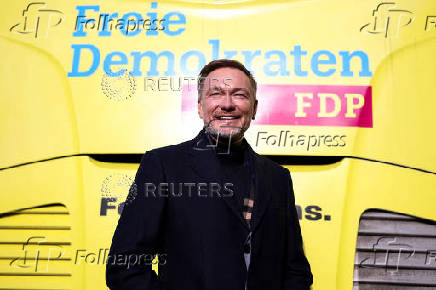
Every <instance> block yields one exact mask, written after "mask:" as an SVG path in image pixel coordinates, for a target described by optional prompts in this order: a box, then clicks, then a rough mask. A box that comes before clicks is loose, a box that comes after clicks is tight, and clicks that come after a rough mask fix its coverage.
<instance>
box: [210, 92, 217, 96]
mask: <svg viewBox="0 0 436 290" xmlns="http://www.w3.org/2000/svg"><path fill="white" fill-rule="evenodd" d="M218 95H219V93H218V92H213V93H210V94H209V96H218Z"/></svg>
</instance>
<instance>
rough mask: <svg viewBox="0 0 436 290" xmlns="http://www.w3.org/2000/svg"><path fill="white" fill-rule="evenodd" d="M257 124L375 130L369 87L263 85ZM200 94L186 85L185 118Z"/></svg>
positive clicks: (184, 94)
mask: <svg viewBox="0 0 436 290" xmlns="http://www.w3.org/2000/svg"><path fill="white" fill-rule="evenodd" d="M257 99H258V101H259V105H258V110H257V114H256V119H255V120H254V121H253V124H256V125H292V126H339V127H364V128H372V127H373V121H372V89H371V87H370V86H331V85H260V86H259V87H258V89H257ZM196 110H197V91H196V90H192V89H189V88H188V87H187V86H184V88H183V93H182V116H183V117H184V118H189V117H191V116H194V114H196V112H197V111H196Z"/></svg>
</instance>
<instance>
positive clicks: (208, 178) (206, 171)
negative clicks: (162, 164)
mask: <svg viewBox="0 0 436 290" xmlns="http://www.w3.org/2000/svg"><path fill="white" fill-rule="evenodd" d="M202 134H204V133H203V132H200V133H199V134H198V135H197V137H195V138H194V139H193V140H191V141H192V142H187V144H188V146H189V147H190V148H186V149H187V150H186V151H187V152H188V163H189V164H190V167H191V169H192V170H193V171H194V172H195V174H196V175H198V176H199V177H201V178H202V179H204V180H205V182H218V183H219V184H220V185H221V186H223V185H224V183H223V177H222V173H221V172H220V170H219V168H218V167H217V166H211V165H210V164H209V162H208V161H209V160H211V159H213V158H215V156H214V155H215V154H216V153H215V150H214V148H213V146H211V145H209V144H206V142H204V139H203V137H202ZM219 199H223V200H224V202H225V203H226V205H227V206H228V207H229V208H230V210H231V211H232V213H233V214H234V215H235V217H236V218H237V219H238V220H239V221H240V222H241V224H242V225H243V226H244V227H245V228H246V229H248V225H247V222H246V221H245V219H244V217H243V216H242V212H241V211H240V209H239V207H238V199H237V198H236V197H234V198H232V197H220V198H219Z"/></svg>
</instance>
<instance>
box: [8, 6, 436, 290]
mask: <svg viewBox="0 0 436 290" xmlns="http://www.w3.org/2000/svg"><path fill="white" fill-rule="evenodd" d="M0 14H1V17H0V23H1V25H0V27H1V28H0V52H1V55H2V58H1V60H2V61H1V66H0V100H1V103H0V112H1V114H0V132H1V141H0V169H1V170H0V188H1V192H2V195H1V203H0V265H1V269H0V289H92V290H94V289H107V288H106V286H105V265H106V262H107V255H108V249H109V247H110V243H111V238H112V235H113V231H114V229H115V226H116V224H117V220H118V218H119V214H120V213H121V211H122V207H123V204H124V202H125V200H126V197H127V193H128V191H129V188H130V186H131V184H132V182H133V178H134V175H135V173H136V170H137V169H138V166H139V161H140V160H141V156H142V155H143V154H144V152H145V151H147V150H150V149H153V148H157V147H160V146H164V145H168V144H176V143H179V142H181V141H184V140H187V139H190V138H192V137H194V136H195V135H196V133H197V132H198V131H199V130H200V128H201V125H202V124H201V121H200V120H199V118H198V116H197V115H196V110H195V106H196V89H195V78H196V76H197V73H198V71H199V69H200V68H201V67H202V66H203V65H204V64H206V63H207V62H209V61H211V60H213V59H219V58H232V59H237V60H239V61H241V62H242V63H243V64H244V65H245V66H246V67H247V68H248V69H250V70H251V71H252V72H253V73H254V76H255V78H256V80H257V82H258V85H259V90H258V94H257V98H258V100H259V108H258V116H257V118H256V120H255V123H254V124H252V126H251V128H250V129H249V131H247V134H246V137H247V140H248V141H249V143H250V144H251V146H252V147H253V149H254V150H255V151H256V152H258V153H259V154H262V155H267V156H268V157H269V158H271V159H273V160H275V161H277V162H279V163H280V164H281V165H282V166H284V167H286V168H288V169H289V170H290V172H291V175H292V178H293V181H294V191H295V195H296V204H297V205H296V206H297V211H298V214H299V218H300V225H301V228H302V234H303V240H304V249H305V252H306V255H307V257H308V259H309V261H310V264H311V267H312V272H313V275H314V283H313V286H312V289H317V290H318V289H325V290H331V289H395V290H397V289H436V211H435V209H434V205H435V204H436V176H435V174H436V154H435V150H434V148H435V143H433V142H436V137H435V129H434V126H435V125H436V122H435V121H436V117H435V116H436V114H435V109H436V89H435V81H434V77H435V73H434V70H435V67H436V57H435V51H436V16H435V15H436V2H434V1H433V0H421V1H413V0H398V1H392V2H379V1H375V0H368V1H357V0H351V1H346V0H331V1H321V0H293V1H239V0H235V1H219V0H217V1H212V0H205V1H197V0H179V1H145V2H144V1H136V0H130V1H120V0H108V1H101V0H100V1H99V0H96V1H92V0H87V1H75V0H62V1H54V0H47V1H41V2H31V1H24V0H17V1H9V2H7V3H6V2H5V3H2V9H1V12H0ZM155 269H156V270H157V268H156V267H155Z"/></svg>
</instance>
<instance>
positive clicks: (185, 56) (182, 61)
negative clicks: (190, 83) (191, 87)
mask: <svg viewBox="0 0 436 290" xmlns="http://www.w3.org/2000/svg"><path fill="white" fill-rule="evenodd" d="M191 56H196V57H197V58H198V65H197V69H195V70H188V67H187V62H188V59H189V58H190V57H191ZM205 64H206V57H205V56H204V54H203V53H202V52H201V51H199V50H190V51H188V52H185V53H184V54H182V57H181V58H180V69H181V70H182V73H184V74H185V75H196V74H198V72H199V71H200V70H201V68H202V67H203V66H205Z"/></svg>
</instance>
